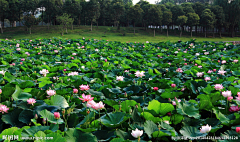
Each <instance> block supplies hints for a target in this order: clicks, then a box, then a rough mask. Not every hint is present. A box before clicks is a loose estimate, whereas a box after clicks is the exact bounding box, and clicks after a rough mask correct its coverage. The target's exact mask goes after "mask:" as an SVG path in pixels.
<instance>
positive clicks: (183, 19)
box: [177, 15, 188, 38]
mask: <svg viewBox="0 0 240 142" xmlns="http://www.w3.org/2000/svg"><path fill="white" fill-rule="evenodd" d="M187 20H188V18H187V16H185V15H182V16H178V19H177V23H178V24H179V25H180V27H181V32H180V38H181V36H182V30H183V26H184V25H185V24H186V23H187Z"/></svg>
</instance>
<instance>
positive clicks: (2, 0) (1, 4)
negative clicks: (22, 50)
mask: <svg viewBox="0 0 240 142" xmlns="http://www.w3.org/2000/svg"><path fill="white" fill-rule="evenodd" d="M7 9H8V2H7V1H6V0H0V28H1V33H3V29H2V25H1V21H2V18H3V23H4V13H5V12H6V10H7ZM3 26H4V25H3Z"/></svg>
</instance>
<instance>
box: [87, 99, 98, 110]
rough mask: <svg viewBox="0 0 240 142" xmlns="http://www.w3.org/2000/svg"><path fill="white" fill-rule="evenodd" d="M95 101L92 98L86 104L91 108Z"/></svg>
mask: <svg viewBox="0 0 240 142" xmlns="http://www.w3.org/2000/svg"><path fill="white" fill-rule="evenodd" d="M96 104H97V103H96V102H95V101H94V100H91V101H88V102H87V104H86V106H87V107H89V108H91V107H92V106H94V105H96Z"/></svg>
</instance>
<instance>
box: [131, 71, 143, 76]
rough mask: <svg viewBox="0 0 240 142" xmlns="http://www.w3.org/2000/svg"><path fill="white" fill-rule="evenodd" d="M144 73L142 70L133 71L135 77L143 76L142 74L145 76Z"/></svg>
mask: <svg viewBox="0 0 240 142" xmlns="http://www.w3.org/2000/svg"><path fill="white" fill-rule="evenodd" d="M144 73H145V72H144V71H141V72H140V71H137V72H136V73H134V74H136V75H135V76H137V77H143V76H145V75H144Z"/></svg>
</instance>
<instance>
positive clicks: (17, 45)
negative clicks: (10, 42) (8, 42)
mask: <svg viewBox="0 0 240 142" xmlns="http://www.w3.org/2000/svg"><path fill="white" fill-rule="evenodd" d="M19 45H20V44H19V43H17V44H16V47H19ZM18 51H19V50H18Z"/></svg>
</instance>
